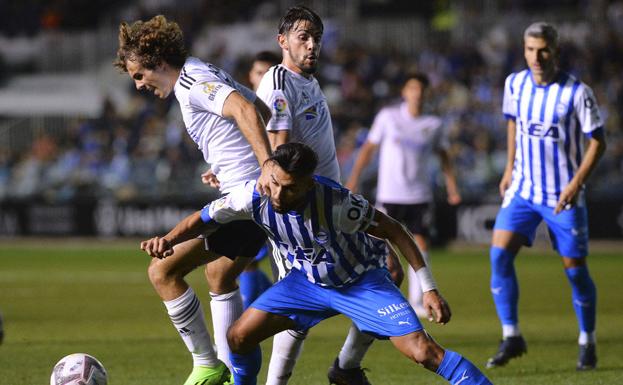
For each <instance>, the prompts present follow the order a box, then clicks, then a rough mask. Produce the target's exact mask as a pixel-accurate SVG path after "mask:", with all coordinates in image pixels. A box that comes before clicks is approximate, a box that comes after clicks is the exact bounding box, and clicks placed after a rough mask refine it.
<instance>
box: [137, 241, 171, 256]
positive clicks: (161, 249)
mask: <svg viewBox="0 0 623 385" xmlns="http://www.w3.org/2000/svg"><path fill="white" fill-rule="evenodd" d="M141 250H143V251H145V252H146V253H147V254H148V255H149V256H150V257H152V258H158V259H163V258H166V257H169V256H171V255H173V246H171V243H170V242H169V241H168V240H167V239H165V238H161V237H153V238H152V239H148V240H146V241H143V242H141Z"/></svg>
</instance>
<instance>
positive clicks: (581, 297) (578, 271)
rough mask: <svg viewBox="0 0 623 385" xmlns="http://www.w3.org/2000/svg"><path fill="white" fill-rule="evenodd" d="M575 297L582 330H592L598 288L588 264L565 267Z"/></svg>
mask: <svg viewBox="0 0 623 385" xmlns="http://www.w3.org/2000/svg"><path fill="white" fill-rule="evenodd" d="M565 273H566V274H567V278H568V279H569V283H571V293H572V298H573V308H574V309H575V315H576V317H577V318H578V323H579V325H580V330H581V331H583V332H588V333H590V332H592V331H594V330H595V308H596V305H597V289H596V288H595V284H594V283H593V280H592V279H591V276H590V275H589V274H588V267H587V266H580V267H572V268H570V269H565Z"/></svg>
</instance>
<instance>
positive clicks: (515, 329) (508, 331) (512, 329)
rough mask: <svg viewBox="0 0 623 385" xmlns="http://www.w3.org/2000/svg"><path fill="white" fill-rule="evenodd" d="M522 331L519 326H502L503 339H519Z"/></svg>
mask: <svg viewBox="0 0 623 385" xmlns="http://www.w3.org/2000/svg"><path fill="white" fill-rule="evenodd" d="M520 335H521V330H519V325H518V324H512V325H502V338H508V337H519V336H520Z"/></svg>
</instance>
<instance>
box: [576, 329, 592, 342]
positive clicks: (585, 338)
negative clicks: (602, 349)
mask: <svg viewBox="0 0 623 385" xmlns="http://www.w3.org/2000/svg"><path fill="white" fill-rule="evenodd" d="M595 343H597V337H596V336H595V331H594V330H593V331H592V332H590V333H589V332H583V331H580V336H579V337H578V344H580V345H586V344H595Z"/></svg>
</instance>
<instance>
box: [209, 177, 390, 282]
mask: <svg viewBox="0 0 623 385" xmlns="http://www.w3.org/2000/svg"><path fill="white" fill-rule="evenodd" d="M314 178H315V183H314V187H313V188H312V191H311V192H310V193H309V194H307V202H306V205H305V208H304V210H303V211H302V212H295V211H290V212H288V213H285V214H279V213H276V212H275V211H274V210H273V207H272V205H271V203H270V198H269V197H267V196H260V194H259V193H258V192H257V191H256V190H255V182H254V181H251V182H248V183H247V184H246V185H245V186H240V187H239V188H236V189H235V190H233V191H232V192H231V194H229V195H227V196H224V197H222V198H221V199H218V200H216V201H213V202H211V203H210V204H208V205H207V206H205V207H204V208H203V210H202V211H201V218H202V220H203V221H204V222H205V223H208V224H209V223H219V224H222V223H227V222H231V221H234V220H244V219H252V220H253V221H255V222H256V223H257V224H258V225H260V226H261V227H262V228H263V229H264V231H266V233H267V234H268V236H269V238H271V239H272V240H273V241H274V243H275V244H277V245H278V247H279V249H280V251H281V253H282V255H284V256H285V257H286V258H287V259H288V260H289V261H290V263H291V264H292V267H293V268H295V269H297V270H300V271H301V272H303V273H304V274H305V275H306V276H307V279H308V280H309V281H310V282H313V283H315V284H317V285H320V286H328V287H340V286H344V285H346V284H349V283H351V282H354V281H355V280H356V279H357V278H358V277H360V276H361V275H362V274H363V273H364V272H366V271H368V270H372V269H378V268H383V267H385V266H386V264H385V255H386V254H387V248H386V246H385V242H384V241H381V240H379V239H376V238H373V237H371V236H370V235H368V234H366V233H364V231H365V230H366V229H367V228H368V226H369V224H370V223H371V221H372V217H373V216H374V208H373V207H372V206H371V205H370V204H369V203H368V201H366V200H365V199H364V198H363V197H362V196H360V195H357V194H353V193H351V192H350V191H348V190H347V189H345V188H343V187H342V186H340V185H339V184H337V183H336V182H334V181H332V180H330V179H327V178H323V177H320V176H316V177H314Z"/></svg>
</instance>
